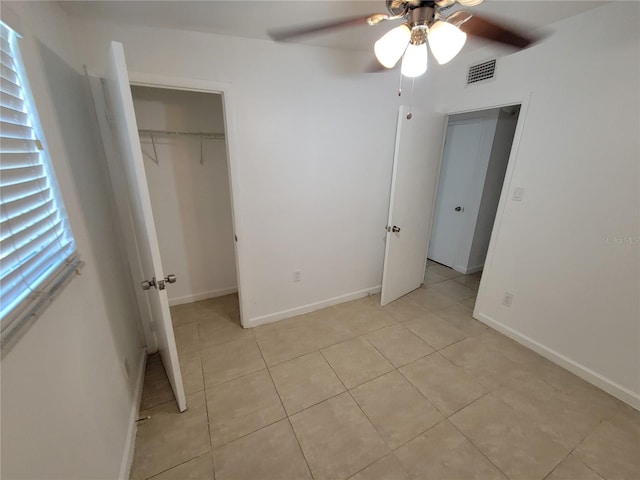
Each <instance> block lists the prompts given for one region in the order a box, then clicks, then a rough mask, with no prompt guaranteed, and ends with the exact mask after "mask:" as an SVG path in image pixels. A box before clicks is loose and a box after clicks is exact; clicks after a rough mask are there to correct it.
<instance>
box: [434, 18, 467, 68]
mask: <svg viewBox="0 0 640 480" xmlns="http://www.w3.org/2000/svg"><path fill="white" fill-rule="evenodd" d="M427 38H428V39H429V46H430V47H431V53H433V56H434V57H435V58H436V60H437V61H438V63H439V64H440V65H444V64H445V63H447V62H448V61H450V60H451V59H453V57H455V56H456V55H457V54H458V53H459V52H460V50H462V47H464V43H465V42H466V41H467V34H466V33H464V32H463V31H462V30H460V29H459V28H458V27H456V26H455V25H453V24H451V23H447V22H442V21H437V22H436V23H434V24H433V25H432V26H431V28H430V29H429V35H428V37H427Z"/></svg>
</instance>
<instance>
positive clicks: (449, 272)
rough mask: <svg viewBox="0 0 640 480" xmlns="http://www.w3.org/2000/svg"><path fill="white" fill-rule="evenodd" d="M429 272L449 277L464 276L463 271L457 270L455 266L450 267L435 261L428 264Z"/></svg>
mask: <svg viewBox="0 0 640 480" xmlns="http://www.w3.org/2000/svg"><path fill="white" fill-rule="evenodd" d="M427 272H435V273H438V274H439V275H442V276H443V277H445V278H448V279H451V278H456V277H460V276H462V273H460V272H456V271H455V270H454V269H453V268H449V267H446V266H444V265H441V264H439V263H435V262H434V263H433V264H430V265H427Z"/></svg>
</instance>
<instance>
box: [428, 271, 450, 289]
mask: <svg viewBox="0 0 640 480" xmlns="http://www.w3.org/2000/svg"><path fill="white" fill-rule="evenodd" d="M445 280H449V277H447V276H445V275H442V274H441V273H438V272H437V270H435V269H433V268H429V267H427V271H426V273H425V276H424V283H425V285H433V284H434V283H438V282H444V281H445Z"/></svg>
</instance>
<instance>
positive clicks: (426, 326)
mask: <svg viewBox="0 0 640 480" xmlns="http://www.w3.org/2000/svg"><path fill="white" fill-rule="evenodd" d="M404 326H405V327H407V328H408V329H409V330H411V331H412V332H413V333H415V334H416V335H417V336H418V337H420V338H421V339H422V340H424V341H425V342H426V343H428V344H429V345H430V346H431V347H433V348H435V349H436V350H440V349H441V348H444V347H446V346H448V345H451V344H452V343H455V342H458V341H460V340H462V339H464V338H467V337H468V335H467V334H466V333H465V332H463V331H462V330H460V329H458V328H456V327H454V326H453V325H451V324H450V323H449V322H447V321H446V320H443V319H442V318H440V317H439V316H438V315H436V314H435V313H428V314H426V315H425V316H423V317H422V318H420V319H418V320H412V321H410V322H405V323H404Z"/></svg>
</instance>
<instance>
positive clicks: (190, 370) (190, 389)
mask: <svg viewBox="0 0 640 480" xmlns="http://www.w3.org/2000/svg"><path fill="white" fill-rule="evenodd" d="M179 361H180V372H181V373H182V383H183V384H184V391H185V393H187V394H189V393H195V392H201V391H202V390H204V377H203V375H202V360H201V359H200V357H199V356H198V357H182V356H181V355H179Z"/></svg>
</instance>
